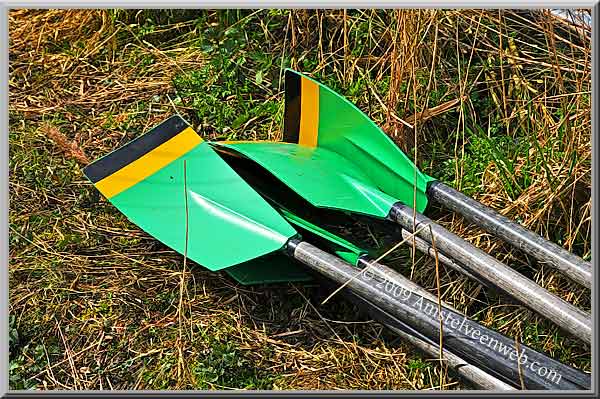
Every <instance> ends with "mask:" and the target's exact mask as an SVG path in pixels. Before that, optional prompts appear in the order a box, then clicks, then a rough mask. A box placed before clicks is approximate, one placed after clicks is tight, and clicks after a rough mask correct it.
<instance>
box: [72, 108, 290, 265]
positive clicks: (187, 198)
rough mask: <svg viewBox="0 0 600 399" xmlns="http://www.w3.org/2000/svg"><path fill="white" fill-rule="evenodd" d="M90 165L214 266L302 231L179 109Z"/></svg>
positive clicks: (156, 225) (126, 206)
mask: <svg viewBox="0 0 600 399" xmlns="http://www.w3.org/2000/svg"><path fill="white" fill-rule="evenodd" d="M184 166H185V173H184ZM84 173H85V175H86V176H87V177H88V178H89V179H90V180H91V181H92V183H94V185H95V186H96V188H97V189H98V190H99V191H100V192H101V193H102V194H103V195H104V196H106V197H107V198H108V199H109V201H110V202H111V203H112V204H113V205H115V206H116V207H117V208H118V209H119V210H120V211H121V212H122V213H123V214H125V215H126V216H127V217H128V218H129V219H130V220H131V221H132V222H133V223H135V224H137V225H138V226H139V227H141V228H142V229H143V230H145V231H146V232H147V233H149V234H150V235H152V236H153V237H155V238H156V239H158V240H159V241H161V242H163V243H164V244H165V245H167V246H169V247H171V248H173V249H174V250H176V251H177V252H179V253H181V254H184V253H186V242H187V256H188V257H189V258H190V259H192V260H193V261H195V262H197V263H199V264H201V265H202V266H204V267H206V268H208V269H210V270H219V269H223V268H227V267H230V266H233V265H237V264H240V263H243V262H247V261H249V260H252V259H255V258H258V257H260V256H263V255H266V254H269V253H271V252H274V251H277V250H279V249H281V248H282V247H283V245H284V244H285V243H286V242H287V241H288V239H289V238H291V237H293V236H295V235H296V234H297V233H296V231H295V230H294V229H293V228H292V227H291V225H289V224H288V223H287V222H286V221H285V220H284V219H283V218H282V217H281V216H280V215H279V214H278V213H277V212H276V211H275V210H274V209H273V208H272V207H271V206H270V205H269V204H268V203H267V202H266V201H265V200H264V199H263V198H262V197H261V196H260V195H259V194H258V193H256V192H255V191H254V190H253V189H252V188H251V187H250V186H248V184H246V182H245V181H244V180H242V179H241V178H240V177H239V176H238V175H237V174H236V173H235V172H234V171H233V170H232V169H231V168H230V167H229V166H228V165H227V164H226V163H225V162H224V161H223V160H222V159H221V157H219V156H218V155H217V154H216V153H215V152H214V150H213V149H212V148H211V147H210V146H209V145H208V144H207V143H205V142H204V141H203V140H202V138H200V136H199V135H198V134H197V133H196V132H194V130H193V129H192V128H191V127H189V126H188V125H187V123H186V122H185V121H183V119H181V118H180V117H178V116H174V117H171V118H169V119H168V120H166V121H165V122H163V123H161V124H160V125H158V126H157V127H155V128H154V129H152V130H151V131H150V132H148V133H146V134H145V135H143V136H141V137H139V138H138V139H136V140H134V141H132V142H130V143H128V144H126V145H125V146H123V147H121V148H119V149H117V150H116V151H113V152H112V153H110V154H108V155H107V156H105V157H103V158H101V159H99V160H97V161H95V162H94V163H92V164H91V165H89V166H87V167H86V168H85V170H84ZM186 231H187V240H186Z"/></svg>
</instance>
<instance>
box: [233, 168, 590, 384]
mask: <svg viewBox="0 0 600 399" xmlns="http://www.w3.org/2000/svg"><path fill="white" fill-rule="evenodd" d="M225 159H226V160H227V161H228V165H229V166H231V167H232V168H233V169H234V170H235V171H236V172H238V174H239V175H240V177H242V178H243V179H244V180H245V181H246V182H247V183H248V184H250V185H251V186H252V188H253V189H255V190H256V191H257V192H258V193H260V194H261V195H262V196H263V197H264V198H265V200H267V201H268V202H269V203H270V204H271V205H272V206H273V207H274V208H275V209H277V210H278V211H279V212H280V214H281V215H282V216H283V217H284V218H285V219H286V220H287V221H288V222H289V223H290V224H292V225H293V226H294V227H295V228H296V229H299V231H300V233H301V234H302V236H303V237H306V236H308V237H313V238H312V239H311V241H320V242H321V244H320V246H325V247H327V249H328V250H329V251H332V252H334V253H335V254H337V255H338V256H340V257H342V258H344V259H345V260H346V262H349V263H350V264H352V265H356V266H357V267H358V268H360V269H362V270H363V271H364V274H362V275H356V274H355V276H356V277H355V278H357V279H361V278H365V279H366V280H367V281H373V282H374V284H375V288H379V291H383V294H384V295H387V296H391V297H395V298H396V299H398V298H399V297H400V298H401V299H402V300H404V301H410V300H411V297H412V295H415V297H412V300H413V301H414V302H413V304H415V303H418V302H419V301H424V300H428V301H429V305H425V307H423V306H421V305H419V306H418V308H419V310H422V309H425V308H426V307H427V306H429V309H432V306H433V304H435V306H436V309H438V308H437V306H438V305H439V306H441V307H442V309H443V311H442V312H440V313H436V312H435V311H434V312H433V314H431V313H429V318H428V317H425V318H423V317H422V316H423V315H417V317H416V318H415V319H407V317H410V316H407V315H406V314H403V315H402V316H400V318H397V317H396V316H393V315H390V314H388V313H386V311H385V310H383V309H381V308H379V307H377V306H376V305H374V304H373V302H372V300H371V299H366V298H373V295H375V296H378V294H377V293H376V292H371V293H368V294H365V295H362V296H361V298H362V299H364V301H362V302H363V305H364V306H369V305H371V306H375V307H376V308H373V309H371V313H372V314H373V315H374V317H375V318H376V319H378V320H382V319H381V318H382V317H383V322H386V321H387V322H388V324H389V323H391V324H393V326H392V328H391V329H392V330H393V331H396V330H398V328H400V329H402V326H400V325H399V324H398V323H403V324H407V323H408V324H410V325H413V323H417V325H419V326H420V329H419V328H418V329H419V331H422V332H420V333H419V334H425V335H426V336H428V337H429V338H428V339H429V340H430V341H432V342H433V341H435V340H436V339H437V340H438V342H439V334H440V327H439V323H440V320H439V318H438V317H436V314H438V315H439V314H445V315H447V316H445V317H446V319H445V321H443V325H444V327H443V329H442V332H443V334H445V333H448V332H449V333H450V336H449V339H447V338H448V336H444V348H445V349H447V350H448V351H450V352H451V353H453V354H454V355H455V356H459V357H460V358H462V359H464V360H466V361H468V362H469V363H470V364H472V365H473V366H476V367H478V368H480V369H482V370H484V371H487V372H488V373H492V374H493V375H495V376H496V377H498V378H500V379H502V380H504V381H505V382H507V383H509V384H513V385H515V384H516V385H515V386H516V387H519V388H520V387H521V385H520V381H521V380H522V381H523V384H524V385H525V387H527V388H528V389H558V388H557V386H556V385H555V383H554V382H553V381H551V380H550V379H548V378H540V375H538V374H537V373H536V372H535V370H532V369H530V368H527V367H521V370H519V365H518V364H517V362H515V361H512V360H511V359H510V358H509V357H507V356H506V354H504V355H502V354H501V353H500V352H502V351H499V353H494V352H491V353H488V355H486V356H484V355H483V354H482V348H481V347H480V345H479V346H478V345H476V344H474V342H472V340H471V341H469V340H470V338H472V337H469V334H468V333H467V334H466V335H467V339H466V340H464V339H461V338H460V335H461V334H463V333H464V332H466V331H474V330H478V333H477V334H478V336H483V335H485V336H493V337H499V338H498V339H500V341H499V342H502V344H501V345H508V346H509V347H511V348H512V349H510V350H511V351H513V350H514V351H516V350H517V348H516V347H514V345H515V341H514V340H512V339H510V338H507V337H505V336H503V335H501V334H498V333H497V332H495V331H493V330H490V329H488V328H486V327H484V326H482V325H480V324H478V323H476V322H474V321H472V320H469V319H467V318H466V317H465V316H463V315H460V314H459V313H458V312H457V311H456V310H455V309H453V308H452V307H450V306H448V305H447V304H446V303H444V302H440V303H438V301H437V298H436V297H434V296H433V295H432V294H430V293H429V292H428V291H427V290H425V289H424V288H422V287H420V286H419V285H417V284H415V283H413V282H411V281H410V280H408V279H407V278H405V277H404V276H402V275H401V274H398V273H397V272H395V271H393V270H392V269H390V268H388V267H386V266H384V265H382V264H379V263H377V262H376V261H374V260H373V259H370V258H369V257H368V254H367V251H365V250H363V249H360V248H359V247H357V246H355V245H354V244H352V243H350V242H348V241H347V240H345V239H343V238H341V237H339V236H337V235H336V234H334V233H332V232H330V231H328V230H326V229H324V228H322V227H320V226H318V225H316V224H314V223H312V222H310V221H308V220H307V219H306V218H304V217H302V216H299V215H298V214H296V213H294V212H292V211H291V210H290V209H288V208H286V207H285V206H284V205H283V204H282V202H281V201H282V200H287V201H286V202H288V203H290V204H293V206H294V207H295V208H296V207H299V208H300V209H301V210H302V213H303V214H314V213H316V212H315V211H316V210H315V209H310V208H309V207H307V206H306V205H305V204H303V201H302V200H301V199H298V198H296V197H294V193H293V192H290V190H287V192H286V191H285V190H284V189H283V188H282V187H281V185H280V184H279V185H278V184H277V183H278V182H277V181H274V180H273V178H272V176H270V175H269V174H268V173H261V171H260V169H257V168H254V167H253V166H254V165H253V164H248V163H246V162H243V161H242V162H240V159H239V158H235V157H234V158H231V157H225ZM314 217H315V218H316V219H320V217H321V215H318V216H314ZM273 264H274V262H272V264H271V265H270V266H271V267H272V265H273ZM263 267H269V265H264V266H263ZM238 277H239V274H238ZM346 283H351V281H347V282H346ZM366 295H368V296H366ZM415 298H419V299H416V300H415ZM424 313H425V316H427V313H428V312H427V311H424ZM451 315H452V316H451ZM458 315H460V317H461V320H462V321H461V324H462V323H463V322H464V323H465V324H464V325H465V331H462V330H461V329H460V328H459V329H458V331H456V328H455V327H456V326H453V325H452V324H453V322H452V321H449V320H450V318H451V317H454V318H456V317H457V316H458ZM376 316H379V318H378V317H376ZM431 321H433V324H428V322H431ZM388 327H389V325H388ZM411 328H412V327H411ZM413 335H414V334H413ZM463 338H464V337H463ZM495 339H496V338H494V340H495ZM494 342H495V341H494ZM481 343H482V342H480V344H481ZM423 344H426V343H421V345H423ZM429 344H431V342H430V343H429ZM435 345H437V344H435ZM511 345H512V346H511ZM437 348H438V349H439V346H437ZM523 348H526V349H523V350H524V351H527V352H529V351H533V350H532V349H531V348H528V347H526V346H523ZM535 356H536V357H537V359H536V360H535V362H543V363H544V364H550V363H552V364H553V366H552V367H553V370H554V372H555V373H556V374H557V375H559V374H560V375H561V376H564V375H570V377H569V380H570V381H571V383H575V385H576V386H578V387H580V388H584V387H586V386H588V385H589V376H587V375H585V374H584V373H581V372H580V371H577V370H575V369H573V368H572V367H570V366H566V365H564V364H562V363H560V362H556V361H554V360H551V359H549V358H547V357H546V356H545V355H543V354H540V353H536V354H535ZM475 375H477V373H476V374H475ZM562 378H563V377H560V379H562ZM476 383H481V381H479V382H476ZM569 384H570V383H569ZM560 389H572V388H569V387H568V386H565V387H563V388H560Z"/></svg>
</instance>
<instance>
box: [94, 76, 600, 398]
mask: <svg viewBox="0 0 600 399" xmlns="http://www.w3.org/2000/svg"><path fill="white" fill-rule="evenodd" d="M84 173H85V175H86V176H87V177H88V179H89V180H90V181H91V182H92V183H93V184H94V185H95V187H96V188H97V189H98V190H99V191H100V192H101V193H102V194H103V195H104V196H105V197H106V198H107V199H108V200H109V201H110V202H111V203H112V204H113V205H114V206H115V207H116V208H117V209H119V210H120V211H121V212H122V213H123V214H125V215H126V216H127V217H128V218H129V219H130V220H131V221H132V222H133V223H135V224H137V225H138V226H139V227H140V228H142V229H143V230H145V231H146V232H147V233H149V234H150V235H152V236H153V237H155V238H156V239H157V240H159V241H161V242H162V243H164V244H165V245H167V246H168V247H170V248H172V249H174V250H175V251H177V252H179V253H181V254H183V255H184V256H185V257H187V258H188V259H191V260H193V261H194V262H196V263H198V264H199V265H201V266H203V267H205V268H208V269H210V270H212V271H218V270H224V271H225V272H227V273H228V274H229V275H230V276H231V277H232V278H234V279H235V280H237V281H238V282H240V283H242V284H265V283H276V282H286V281H307V280H310V279H322V280H325V281H326V282H329V283H330V284H331V285H332V286H333V287H338V289H337V290H336V291H335V292H336V293H337V292H338V291H339V292H340V294H341V295H344V296H345V297H346V298H347V299H348V300H350V301H352V302H353V303H355V304H356V305H357V306H358V307H359V308H360V309H363V310H364V311H366V312H368V313H369V315H370V316H371V317H372V318H373V319H374V320H376V321H378V322H380V323H381V324H382V325H384V326H385V327H387V328H388V329H389V330H390V331H391V332H392V333H394V334H397V335H398V336H400V337H401V338H402V339H404V340H406V341H408V342H410V343H412V344H413V345H415V346H416V347H417V348H419V349H420V350H422V351H424V352H425V353H426V354H428V355H431V356H432V357H433V358H440V357H441V358H443V359H444V361H445V362H446V364H447V365H448V366H449V367H450V368H452V369H454V370H455V372H456V373H457V374H458V375H459V376H460V377H462V378H464V379H465V380H467V381H469V382H470V383H471V384H472V385H474V386H475V387H476V388H479V389H492V390H512V389H534V390H543V389H552V390H586V389H590V385H591V382H590V375H589V374H586V373H584V372H582V371H580V370H577V369H575V368H573V367H571V366H569V365H566V364H563V363H561V362H559V361H557V360H555V359H553V358H551V357H549V356H547V355H546V354H544V353H540V352H538V351H536V350H534V349H532V348H530V347H528V346H526V345H523V344H519V342H518V341H517V340H515V339H514V338H512V337H507V336H505V335H502V334H500V333H498V332H496V331H494V330H491V329H489V328H487V327H485V326H483V325H481V324H479V323H477V322H476V321H473V320H471V319H469V318H468V317H465V316H464V315H462V314H460V313H459V312H458V311H457V310H455V309H453V308H452V307H451V306H449V305H447V304H445V303H444V302H443V301H440V300H439V299H438V298H437V297H436V296H433V295H432V294H431V293H430V292H428V291H426V290H425V289H424V288H422V287H420V286H418V285H417V284H415V283H414V282H412V281H411V280H409V279H407V278H406V277H404V276H403V275H401V274H400V273H398V272H396V271H395V270H393V269H391V268H390V267H387V266H385V265H383V264H381V263H380V262H378V260H379V259H374V257H373V256H372V254H371V257H370V256H369V255H370V254H369V251H368V250H367V249H364V248H361V245H360V244H357V243H356V242H351V241H353V240H352V239H349V238H348V237H342V236H340V233H339V232H334V231H332V229H331V228H330V227H329V226H325V225H324V224H323V220H325V219H324V218H321V217H320V216H319V217H311V215H313V216H314V215H323V214H327V213H331V214H336V215H344V217H350V218H354V217H356V218H363V219H366V220H368V221H369V220H370V221H372V222H373V223H380V222H381V221H384V222H383V223H387V224H390V225H395V230H394V231H395V232H396V234H398V236H397V241H398V242H400V243H404V244H405V245H408V246H411V247H412V246H414V247H415V248H416V249H417V250H420V251H422V252H424V253H425V254H427V255H430V256H432V257H434V258H435V259H436V262H439V263H442V264H444V265H447V266H449V267H452V268H454V269H455V270H457V271H458V272H460V273H463V274H464V275H465V276H467V277H469V278H473V279H475V280H476V281H478V282H480V283H482V284H483V285H484V286H485V287H486V289H495V290H496V291H497V292H499V293H500V294H502V295H506V296H508V297H510V298H511V299H512V300H516V301H517V302H519V303H521V304H522V305H524V306H527V307H528V308H530V309H531V310H533V311H534V312H536V313H538V314H539V315H542V316H543V317H545V318H547V319H548V320H550V321H552V322H554V323H555V324H556V325H557V326H559V327H560V328H561V329H562V330H564V332H566V333H568V334H570V335H571V336H573V337H576V338H577V339H580V340H581V341H583V342H584V343H585V344H588V345H590V343H591V339H592V322H591V317H590V315H589V314H588V313H586V312H584V311H582V310H580V309H578V308H577V307H575V306H574V305H572V304H570V303H568V302H566V301H564V300H563V299H561V298H558V297H557V296H555V295H553V294H552V293H550V292H548V291H547V290H545V289H544V288H543V287H541V286H539V285H538V284H536V283H535V282H534V281H532V280H530V279H529V278H527V277H525V276H523V275H522V274H520V273H518V272H517V271H515V270H514V269H512V268H510V267H508V266H507V265H505V264H504V263H502V262H500V261H498V260H497V259H496V258H495V257H493V256H491V255H489V254H487V253H486V252H484V251H482V250H480V249H478V248H477V247H475V246H473V245H471V244H470V243H469V242H467V241H465V240H463V239H461V238H460V237H458V236H457V235H455V234H453V233H451V232H450V231H448V230H446V229H444V228H443V227H441V226H440V225H438V224H436V223H435V222H434V221H432V220H431V219H429V218H427V217H426V216H425V215H423V214H422V212H424V211H425V210H426V207H427V205H428V203H429V202H430V201H431V202H435V203H437V204H438V205H440V206H442V207H446V208H448V209H450V210H452V211H453V212H456V213H458V214H460V215H462V216H463V217H464V218H465V219H466V220H468V221H470V222H472V223H473V224H475V225H477V226H479V227H481V228H482V229H484V230H486V231H487V232H489V233H491V234H493V235H495V236H497V237H499V238H501V239H502V240H504V241H505V242H507V243H509V244H511V245H513V246H515V247H516V248H518V249H519V250H520V251H522V252H523V253H526V254H527V255H529V256H530V257H532V258H534V259H535V260H536V262H537V264H543V265H546V266H547V267H551V268H554V269H556V270H557V271H559V272H561V273H562V274H564V275H565V276H566V277H568V278H569V279H571V280H573V281H575V282H577V283H579V284H581V285H583V286H585V287H587V288H590V285H591V280H592V276H591V275H592V273H591V265H590V263H589V262H586V261H584V260H583V259H581V258H579V257H577V256H575V255H573V254H572V253H570V252H568V251H566V250H565V249H563V248H562V247H560V246H558V245H556V244H554V243H551V242H549V241H547V240H545V239H544V238H543V237H541V236H540V235H538V234H536V233H534V232H531V231H529V230H527V229H525V228H523V227H522V226H520V225H519V224H516V223H514V222H512V221H510V220H509V219H507V218H506V217H504V216H502V215H500V214H499V213H497V212H496V211H494V210H492V209H490V208H488V207H486V206H484V205H482V204H481V203H479V202H477V201H475V200H473V199H471V198H469V197H467V196H465V195H464V194H461V193H460V192H458V191H456V190H454V189H453V188H451V187H449V186H447V185H445V184H444V183H442V182H440V181H438V180H436V179H434V178H432V177H430V176H427V175H426V174H424V173H422V172H421V171H419V170H418V169H417V168H416V166H415V165H414V163H413V162H411V160H410V159H409V158H408V157H407V156H406V155H405V154H404V153H403V152H402V151H401V150H400V149H399V148H398V147H397V146H396V145H395V144H394V143H393V142H392V141H391V139H390V138H389V137H388V136H386V135H385V134H384V133H383V132H382V131H381V129H380V128H379V127H378V126H377V125H376V124H375V123H374V122H373V121H372V120H371V119H369V118H368V117H367V116H366V115H365V114H364V113H362V112H361V111H360V110H359V109H358V108H356V107H355V106H354V105H353V104H352V103H350V102H349V101H348V100H346V99H345V98H343V97H341V96H340V95H338V94H337V93H335V92H334V91H332V90H331V89H329V88H327V87H326V86H323V85H322V84H320V83H318V82H316V81H314V80H312V79H310V78H308V77H306V76H304V75H302V74H300V73H297V72H294V71H292V70H286V75H285V116H284V134H283V141H282V142H264V141H263V142H206V141H204V140H203V139H202V138H201V137H200V135H199V134H198V133H196V132H195V131H194V129H193V128H192V127H191V126H190V125H189V124H188V123H186V122H185V121H184V120H183V119H182V118H181V117H180V116H172V117H171V118H169V119H167V120H166V121H164V122H163V123H161V124H160V125H158V126H156V127H155V128H153V129H152V130H150V131H149V132H147V133H146V134H144V135H142V136H140V137H139V138H137V139H135V140H133V141H131V142H129V143H128V144H126V145H124V146H122V147H120V148H118V149H117V150H115V151H113V152H111V153H110V154H108V155H106V156H104V157H103V158H100V159H98V160H96V161H95V162H93V163H92V164H90V165H89V166H87V167H86V168H85V169H84ZM440 344H441V347H440Z"/></svg>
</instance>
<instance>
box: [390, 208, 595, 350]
mask: <svg viewBox="0 0 600 399" xmlns="http://www.w3.org/2000/svg"><path fill="white" fill-rule="evenodd" d="M413 216H414V222H415V231H418V233H417V235H418V236H419V237H421V238H423V239H425V240H426V241H428V242H430V243H431V242H432V236H433V237H434V239H435V244H436V247H437V248H438V249H439V250H440V251H442V252H443V253H444V254H445V255H447V256H449V257H451V258H453V259H454V260H456V261H458V262H459V263H460V264H461V265H462V266H463V267H464V268H466V269H467V270H468V271H469V272H470V273H472V274H474V275H476V276H478V277H479V278H481V279H483V280H484V281H487V282H489V283H490V284H492V285H494V286H496V287H498V288H499V289H501V290H502V291H504V292H506V293H507V294H508V295H510V296H511V297H513V298H515V299H516V300H518V301H519V302H521V303H523V304H525V305H526V306H528V307H529V308H531V309H532V310H534V311H535V312H537V313H539V314H540V315H542V316H544V317H546V318H548V319H549V320H551V321H553V322H554V323H556V324H557V325H558V326H559V327H561V328H562V329H564V330H565V331H568V332H569V333H571V334H572V335H573V336H575V337H578V338H580V339H582V340H583V341H585V342H587V343H591V340H592V322H591V318H590V316H589V315H588V314H587V313H585V312H584V311H582V310H580V309H578V308H577V307H575V306H573V305H572V304H570V303H568V302H566V301H564V300H562V299H561V298H558V297H557V296H555V295H553V294H551V293H550V292H548V291H547V290H545V289H544V288H542V287H540V286H539V285H537V284H536V283H535V282H533V281H531V280H530V279H528V278H527V277H525V276H523V275H522V274H520V273H518V272H516V271H515V270H513V269H511V268H510V267H508V266H506V265H505V264H504V263H502V262H499V261H498V260H497V259H496V258H494V257H492V256H490V255H489V254H487V253H485V252H484V251H482V250H480V249H479V248H477V247H475V246H473V245H472V244H470V243H469V242H467V241H465V240H463V239H462V238H460V237H458V236H457V235H455V234H453V233H451V232H450V231H448V230H446V229H444V228H443V227H442V226H440V225H438V224H435V223H434V222H433V221H432V220H431V219H429V218H427V217H425V216H423V215H421V214H420V213H413V209H412V208H410V207H409V206H406V205H403V204H400V203H398V204H396V205H394V206H393V208H392V210H391V212H390V219H392V220H393V221H395V222H397V223H398V224H400V225H401V226H402V227H404V228H405V229H407V230H409V231H411V232H412V231H413ZM424 226H425V227H424ZM422 227H424V228H422Z"/></svg>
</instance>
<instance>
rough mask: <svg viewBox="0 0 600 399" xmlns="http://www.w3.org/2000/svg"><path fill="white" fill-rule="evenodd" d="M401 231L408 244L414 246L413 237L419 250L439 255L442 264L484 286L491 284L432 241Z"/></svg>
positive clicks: (431, 255) (433, 256)
mask: <svg viewBox="0 0 600 399" xmlns="http://www.w3.org/2000/svg"><path fill="white" fill-rule="evenodd" d="M401 233H402V238H403V239H404V240H406V242H405V244H406V246H408V247H411V248H412V245H413V239H414V244H415V248H416V249H417V250H418V251H421V252H423V253H424V254H426V255H429V256H430V257H432V258H434V259H435V257H436V256H437V258H438V260H439V261H440V263H441V264H444V265H446V266H449V267H451V268H452V269H454V270H456V271H457V272H459V273H461V274H463V275H465V276H467V277H468V278H470V279H472V280H475V281H477V282H478V283H479V284H481V285H483V286H484V287H489V284H488V283H487V282H485V281H483V280H482V279H480V278H479V277H477V276H475V275H474V274H471V273H469V271H468V270H467V269H465V268H464V267H463V266H461V265H460V264H459V263H458V262H456V261H455V260H454V259H451V258H449V257H448V256H446V255H445V254H444V253H442V251H440V250H439V249H437V248H436V249H434V248H433V247H432V245H431V243H428V242H427V241H425V240H423V239H422V238H420V237H417V236H416V235H412V234H411V233H410V232H409V231H408V230H406V229H402V232H401Z"/></svg>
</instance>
